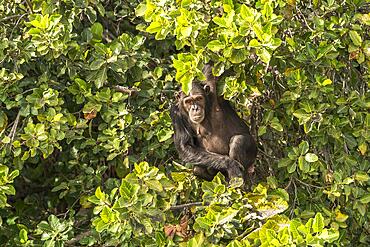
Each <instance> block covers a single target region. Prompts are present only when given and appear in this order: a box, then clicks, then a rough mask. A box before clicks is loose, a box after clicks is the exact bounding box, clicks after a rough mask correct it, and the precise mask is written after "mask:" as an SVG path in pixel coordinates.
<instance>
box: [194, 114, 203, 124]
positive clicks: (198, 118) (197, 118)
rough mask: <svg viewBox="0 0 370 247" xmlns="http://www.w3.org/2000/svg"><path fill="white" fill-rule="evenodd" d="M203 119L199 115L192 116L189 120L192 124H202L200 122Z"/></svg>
mask: <svg viewBox="0 0 370 247" xmlns="http://www.w3.org/2000/svg"><path fill="white" fill-rule="evenodd" d="M203 119H204V117H203V116H201V115H195V116H193V117H192V118H191V120H192V121H193V122H197V123H200V122H202V121H203Z"/></svg>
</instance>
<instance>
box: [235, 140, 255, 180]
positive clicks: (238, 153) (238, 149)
mask: <svg viewBox="0 0 370 247" xmlns="http://www.w3.org/2000/svg"><path fill="white" fill-rule="evenodd" d="M229 147H230V150H229V156H230V158H231V159H234V160H237V161H239V163H240V164H241V165H242V166H243V167H244V169H245V175H247V174H248V175H251V173H253V170H254V164H253V163H254V161H255V159H256V155H257V147H256V143H255V141H254V140H253V138H252V137H251V136H250V135H235V136H233V137H232V138H231V140H230V144H229ZM247 177H248V178H249V179H250V177H251V176H247ZM250 182H251V181H250Z"/></svg>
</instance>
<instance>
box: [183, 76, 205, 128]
mask: <svg viewBox="0 0 370 247" xmlns="http://www.w3.org/2000/svg"><path fill="white" fill-rule="evenodd" d="M209 92H210V88H209V86H208V85H202V84H200V83H198V82H193V84H192V89H191V91H190V94H189V96H185V97H184V98H183V100H182V105H183V108H184V110H185V111H186V113H187V114H188V116H189V119H190V121H191V122H192V123H194V124H200V123H202V122H203V120H204V119H205V118H206V114H207V108H208V104H209V102H208V101H209V97H208V95H209Z"/></svg>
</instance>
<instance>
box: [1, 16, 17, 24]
mask: <svg viewBox="0 0 370 247" xmlns="http://www.w3.org/2000/svg"><path fill="white" fill-rule="evenodd" d="M21 16H22V15H10V16H7V17H4V18H2V19H0V22H3V21H7V20H11V19H13V18H18V17H21Z"/></svg>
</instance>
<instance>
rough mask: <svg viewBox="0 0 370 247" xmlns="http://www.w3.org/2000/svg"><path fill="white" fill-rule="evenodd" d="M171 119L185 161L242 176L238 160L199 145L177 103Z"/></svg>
mask: <svg viewBox="0 0 370 247" xmlns="http://www.w3.org/2000/svg"><path fill="white" fill-rule="evenodd" d="M171 119H172V124H173V126H174V131H175V135H174V143H175V147H176V149H177V151H178V152H179V155H180V158H181V159H182V160H183V161H184V162H187V163H192V164H194V165H196V166H201V167H207V168H212V169H215V170H218V171H225V172H227V174H228V176H229V178H232V177H242V166H241V164H240V163H239V162H238V161H236V160H233V159H231V158H230V157H229V156H227V155H221V154H216V153H211V152H208V151H206V150H205V149H204V148H202V147H200V146H199V145H197V143H196V134H195V132H194V130H193V129H192V127H191V125H190V123H189V122H188V121H187V120H186V119H185V118H184V116H182V115H181V113H180V111H179V109H178V106H177V105H174V106H172V108H171Z"/></svg>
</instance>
